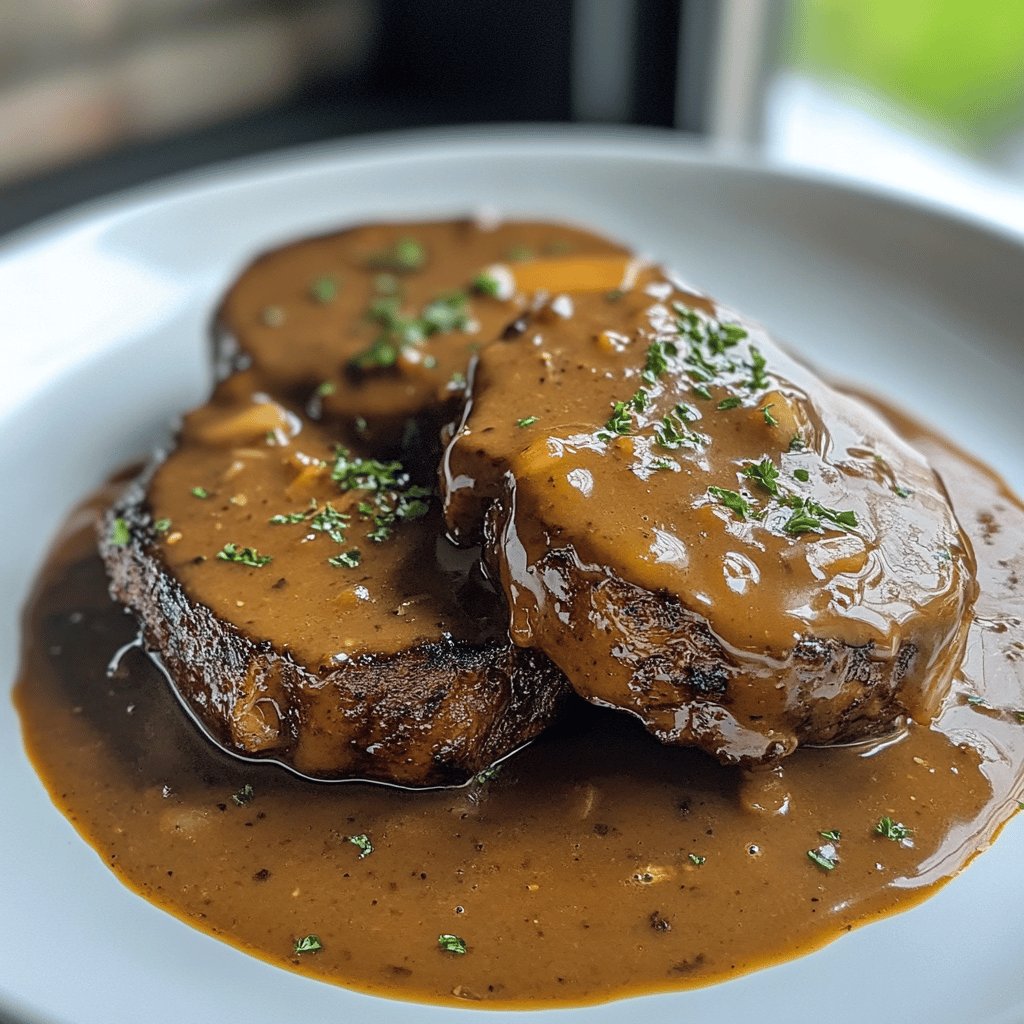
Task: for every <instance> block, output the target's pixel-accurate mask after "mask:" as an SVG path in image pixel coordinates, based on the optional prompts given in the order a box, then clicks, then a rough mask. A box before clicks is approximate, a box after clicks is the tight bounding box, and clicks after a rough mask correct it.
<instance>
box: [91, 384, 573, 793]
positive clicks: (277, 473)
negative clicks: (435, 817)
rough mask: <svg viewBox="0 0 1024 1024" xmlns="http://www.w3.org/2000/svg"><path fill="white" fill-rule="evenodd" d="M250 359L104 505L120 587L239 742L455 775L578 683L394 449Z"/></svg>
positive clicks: (300, 767) (308, 761)
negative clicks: (172, 443) (349, 441)
mask: <svg viewBox="0 0 1024 1024" xmlns="http://www.w3.org/2000/svg"><path fill="white" fill-rule="evenodd" d="M251 384H252V381H251V379H249V378H247V377H246V375H244V374H243V375H237V376H235V377H234V378H232V379H231V380H229V381H228V382H226V383H225V384H224V385H222V387H221V388H220V390H219V393H218V394H217V395H216V396H215V398H214V400H213V402H211V404H210V405H208V406H204V407H203V408H201V409H199V410H197V411H195V412H193V413H191V414H189V415H188V416H187V417H186V419H185V421H184V425H183V427H182V429H181V433H180V436H179V438H178V443H177V447H176V448H175V449H174V450H173V451H172V452H171V453H170V455H168V456H167V457H166V459H165V460H163V461H162V462H160V463H158V464H157V465H156V466H155V467H154V468H153V469H152V470H150V471H149V472H148V473H147V474H145V476H144V477H143V479H142V480H141V481H139V482H138V483H136V484H135V485H134V486H132V487H130V488H129V489H128V491H127V493H126V494H125V496H124V498H123V499H122V500H121V501H120V503H119V504H118V505H117V506H116V507H115V508H114V509H112V510H111V512H110V513H109V515H108V516H107V519H106V522H105V524H104V527H103V530H102V537H101V543H100V548H101V553H102V555H103V558H104V561H105V563H106V566H107V570H108V572H109V574H110V579H111V591H112V594H113V595H114V597H115V598H117V599H118V600H119V601H122V602H123V603H124V604H125V605H127V606H128V608H129V609H130V610H131V611H132V612H134V613H135V615H136V616H137V617H138V619H139V621H140V622H141V624H142V629H143V633H144V636H145V641H146V643H147V645H148V647H149V648H150V649H151V650H153V651H155V652H156V653H157V654H158V655H159V657H160V659H161V660H162V662H163V664H164V666H165V667H166V669H167V672H168V675H169V676H170V678H171V679H172V680H173V683H174V685H175V686H176V688H177V690H178V692H179V694H180V696H181V697H182V698H183V700H184V701H185V702H186V703H187V705H188V706H189V707H190V708H191V709H192V711H193V712H194V713H195V714H196V715H197V716H198V718H199V719H200V720H201V721H202V722H203V723H204V724H205V726H206V727H207V729H208V730H209V731H210V732H211V733H212V734H213V736H214V737H215V738H216V739H217V740H218V741H219V742H220V743H221V744H223V746H224V747H226V748H227V749H229V750H231V751H234V752H237V753H239V754H243V755H248V756H251V757H257V758H266V759H268V760H273V761H278V762H281V763H284V764H286V765H289V766H290V767H292V768H294V769H295V770H297V771H299V772H301V773H303V774H305V775H308V776H311V777H314V778H319V779H343V778H345V779H348V778H363V779H373V780H378V781H384V782H392V783H398V784H401V785H405V786H431V785H445V784H454V783H460V782H463V781H465V780H466V779H468V778H470V777H471V776H473V775H474V774H475V773H477V772H479V771H480V770H481V769H483V768H485V767H487V766H488V765H490V764H492V763H493V762H495V761H496V760H498V759H500V758H502V757H504V756H506V755H507V754H509V753H511V752H512V751H514V750H515V749H516V748H517V747H518V746H520V745H521V744H523V743H525V742H527V741H528V740H530V739H531V738H532V737H533V736H535V735H536V734H537V733H538V732H540V730H542V729H543V728H544V727H545V725H547V723H548V722H549V721H550V720H551V719H552V717H553V716H554V714H555V713H556V710H557V708H558V706H559V702H560V700H561V698H562V697H563V696H564V694H565V693H566V692H567V688H566V686H565V683H564V680H563V679H562V677H561V675H560V673H559V672H558V671H557V670H556V669H555V668H554V667H553V666H552V665H551V664H550V662H548V660H547V659H546V658H544V657H543V656H542V655H538V654H536V653H534V652H533V651H529V650H523V649H520V648H517V647H515V646H514V645H512V644H510V643H509V641H508V638H507V634H506V630H505V622H504V620H505V617H506V616H505V613H504V612H503V611H502V610H501V608H500V600H499V599H498V598H497V596H496V595H495V594H494V592H493V590H492V589H490V588H489V587H488V586H487V584H486V583H485V582H484V581H483V580H482V579H480V578H479V574H478V573H476V572H475V571H474V568H473V566H474V562H475V559H474V557H473V556H472V555H469V556H468V557H467V556H466V555H465V553H462V552H458V551H457V550H455V549H454V548H452V547H451V545H449V544H447V542H445V541H444V540H443V538H442V536H441V517H440V513H439V510H438V508H437V501H436V498H435V497H434V496H433V495H432V493H431V492H430V491H429V490H428V489H427V488H423V487H417V486H415V485H414V484H412V483H411V482H410V481H409V479H408V477H407V475H406V474H405V473H404V471H403V469H402V467H401V466H400V465H399V464H397V463H385V462H378V461H376V460H374V459H372V458H370V457H368V456H366V455H365V454H357V453H356V452H355V451H352V450H346V449H338V448H336V447H335V446H334V445H333V444H332V438H331V436H330V435H329V434H328V433H326V432H324V431H323V430H321V429H320V428H318V427H316V426H315V425H312V424H310V423H308V422H305V421H304V420H303V419H301V418H300V417H298V416H296V415H294V414H293V413H292V412H290V411H288V410H287V409H286V408H284V407H283V406H282V405H280V404H278V403H277V402H275V401H272V400H270V399H269V398H267V396H265V395H261V394H258V393H257V394H252V393H250V391H249V388H250V387H251Z"/></svg>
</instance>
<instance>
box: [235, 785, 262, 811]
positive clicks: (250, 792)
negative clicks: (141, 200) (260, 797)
mask: <svg viewBox="0 0 1024 1024" xmlns="http://www.w3.org/2000/svg"><path fill="white" fill-rule="evenodd" d="M255 795H256V792H255V790H254V789H253V788H252V786H251V785H250V784H249V783H248V782H247V783H246V784H245V785H244V786H243V787H242V788H241V789H240V790H239V791H238V792H237V793H232V794H231V802H232V803H234V804H235V806H236V807H244V806H245V805H246V804H249V803H252V798H253V797H254V796H255Z"/></svg>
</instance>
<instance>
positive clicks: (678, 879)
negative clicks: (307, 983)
mask: <svg viewBox="0 0 1024 1024" xmlns="http://www.w3.org/2000/svg"><path fill="white" fill-rule="evenodd" d="M899 427H900V430H901V432H902V433H903V435H904V436H905V437H906V438H907V439H908V440H909V441H910V442H911V443H913V444H915V445H916V447H917V448H918V449H919V450H920V451H922V452H923V453H924V455H925V456H926V457H927V458H928V459H929V461H930V462H931V464H932V465H934V466H935V467H936V468H937V469H938V471H939V472H940V474H941V475H942V478H943V479H944V481H945V483H946V485H947V487H948V489H949V493H950V495H951V498H952V502H953V506H954V508H955V510H956V512H957V515H958V517H959V520H960V522H961V523H962V524H963V526H964V529H965V531H966V533H967V534H968V536H969V538H970V539H971V540H972V541H973V543H974V547H975V551H976V555H977V563H978V581H979V584H980V595H979V597H978V599H977V603H976V606H975V616H974V619H973V621H972V623H971V626H970V630H969V634H968V636H967V638H966V655H965V658H964V661H963V664H962V668H961V669H960V671H959V674H958V676H957V677H956V679H955V680H954V683H953V686H952V689H951V690H950V692H949V693H948V694H947V696H946V697H945V700H944V702H943V706H942V710H941V713H940V715H939V717H938V719H937V720H936V722H935V723H934V725H933V726H932V727H931V728H929V727H925V726H919V725H913V724H912V725H911V726H910V727H909V729H908V731H907V733H906V735H905V736H903V737H902V738H901V739H900V740H899V741H898V742H890V743H883V744H880V745H878V746H877V747H874V748H871V747H861V748H857V747H849V748H838V749H831V750H824V749H800V750H798V751H797V752H796V753H795V754H793V755H792V756H791V757H789V758H787V759H786V760H785V762H784V764H783V766H782V767H780V768H777V769H775V770H774V771H768V772H759V773H745V772H742V771H740V770H738V769H728V768H722V767H721V766H719V765H717V764H715V763H714V762H712V761H711V760H710V759H709V758H707V757H705V756H703V755H701V754H699V753H696V752H694V751H689V750H683V749H673V748H670V747H665V746H662V745H660V744H659V743H657V742H656V741H654V740H653V739H651V737H649V736H648V735H647V734H646V733H644V731H643V730H642V729H641V728H640V727H639V725H637V724H636V723H633V722H631V721H630V720H629V719H628V718H626V717H625V716H622V715H616V714H612V713H606V712H603V711H600V710H597V709H592V708H588V707H586V706H584V705H582V704H581V705H580V706H579V707H578V709H577V712H578V713H577V714H575V715H574V716H572V717H571V718H570V720H569V721H567V722H566V723H564V724H563V725H561V726H558V727H556V728H555V729H554V730H552V731H549V732H548V733H547V734H545V735H544V736H543V737H542V738H541V739H540V740H538V741H537V742H536V743H535V744H534V745H533V746H532V747H531V748H530V749H528V750H527V751H525V752H523V753H522V754H521V755H520V756H518V757H517V758H516V759H514V760H513V761H512V762H510V763H509V764H508V765H506V766H505V767H504V768H503V770H502V771H501V773H499V774H498V775H497V776H496V777H495V778H493V779H491V780H490V781H488V782H480V783H475V784H473V785H471V786H470V787H468V788H465V789H462V790H450V791H436V792H426V793H407V792H401V791H396V790H389V789H385V788H382V787H375V786H367V785H364V784H351V785H320V786H312V785H309V784H308V783H303V782H302V781H300V780H297V779H295V778H293V777H290V776H288V775H287V774H286V773H284V772H283V771H279V770H273V769H271V770H268V769H266V768H254V767H253V766H251V765H247V764H244V763H242V762H239V761H237V760H233V759H231V758H229V757H227V756H225V755H222V754H220V753H218V752H217V751H216V750H214V749H213V748H212V747H211V746H210V745H209V744H208V743H207V742H206V741H205V740H204V739H203V738H202V737H201V736H200V735H199V734H198V732H197V731H196V730H195V728H194V727H193V726H192V724H191V723H190V722H189V721H188V720H187V719H186V718H185V716H183V715H182V714H181V711H180V708H179V707H178V706H177V705H176V703H175V702H174V699H173V698H172V697H171V695H170V692H169V689H168V687H167V686H166V685H165V684H164V681H163V679H162V678H161V677H160V675H159V673H158V672H157V670H156V669H155V668H154V667H153V665H152V664H151V663H150V662H149V661H148V659H147V658H146V657H145V656H144V654H143V653H142V652H141V650H139V649H138V648H129V649H128V650H127V651H126V652H125V653H124V654H123V656H121V657H120V659H119V661H118V662H117V667H116V669H115V670H114V671H113V673H112V674H111V675H109V676H108V675H107V671H106V669H107V664H108V661H109V659H110V658H111V657H112V655H113V654H114V653H115V652H116V651H117V650H118V649H119V648H120V647H121V646H122V645H123V644H126V643H129V642H130V641H131V640H132V638H133V636H134V626H133V625H132V623H131V620H130V619H129V618H128V617H127V616H125V615H124V614H123V613H122V612H121V610H120V609H119V608H118V607H116V606H115V605H114V604H112V603H111V602H110V600H109V599H108V597H107V595H106V580H105V577H104V573H103V570H102V566H101V564H100V562H99V559H98V558H97V556H96V554H95V528H96V527H95V518H96V515H97V510H98V509H99V508H100V507H102V506H104V505H106V504H107V503H108V502H109V500H110V499H111V497H112V496H113V494H112V491H110V490H108V491H106V492H104V493H102V494H101V495H99V496H98V498H97V500H96V501H95V502H94V503H91V504H89V505H87V506H85V507H84V508H83V509H82V510H80V511H79V512H78V513H76V514H75V516H73V517H72V519H71V521H70V522H69V524H68V526H67V529H66V531H65V533H64V535H63V536H62V538H61V539H60V540H59V542H58V543H57V545H56V547H55V549H54V552H53V554H52V556H51V560H50V562H49V564H48V565H47V567H46V569H45V571H44V573H43V575H42V577H41V578H40V581H39V584H38V587H37V589H36V592H35V594H34V596H33V597H32V599H31V602H30V605H29V608H28V612H27V618H26V630H25V637H26V642H25V650H24V659H23V664H22V669H21V674H20V680H19V683H18V685H17V688H16V692H15V699H16V703H17V705H18V709H19V711H20V713H21V716H22V722H23V728H24V733H25V739H26V744H27V746H28V749H29V752H30V754H31V757H32V759H33V762H34V763H35V766H36V768H37V770H38V771H39V773H40V775H41V777H42V778H43V780H44V781H45V783H46V785H47V787H48V789H49V791H50V793H51V796H52V797H53V799H54V802H55V803H56V804H57V806H58V807H59V808H60V810H61V811H62V812H63V813H64V814H65V815H66V816H67V817H68V818H69V819H70V820H71V821H72V822H73V823H74V825H75V827H76V828H77V829H78V830H79V832H80V833H81V834H82V835H83V836H84V838H85V839H86V840H88V841H89V842H90V843H91V844H92V845H93V847H94V848H95V849H96V851H97V852H98V854H99V855H100V856H101V857H102V858H103V859H104V861H105V862H106V863H107V864H108V865H109V866H110V867H111V868H112V869H113V870H114V871H115V872H116V873H117V875H118V877H119V878H121V879H122V880H123V881H124V882H125V883H126V884H128V885H129V886H131V887H132V888H133V889H135V890H136V891H138V892H139V893H141V894H142V895H143V896H145V897H146V898H147V899H149V900H151V901H152V902H154V903H155V904H157V905H158V906H161V907H163V908H165V909H166V910H168V911H170V912H172V913H174V914H176V915H178V916H180V917H181V918H182V919H183V920H185V921H188V922H189V923H190V924H192V925H194V926H195V927H197V928H200V929H201V930H203V931H206V932H208V933H211V934H213V935H216V936H217V937H219V938H221V939H224V940H226V941H229V942H231V943H233V944H235V945H237V946H239V947H240V948H242V949H244V950H246V951H248V952H250V953H253V954H255V955H257V956H260V957H263V958H265V959H267V960H268V961H270V962H273V963H276V964H278V965H280V966H284V967H287V968H290V969H293V970H296V971H299V972H301V973H303V974H308V975H311V976H315V977H318V978H322V979H324V980H327V981H331V982H334V983H338V984H343V985H347V986H351V987H354V988H357V989H360V990H363V991H368V992H373V993H377V994H381V995H386V996H390V997H398V998H406V999H415V1000H425V1001H430V1002H435V1003H451V1004H460V1005H474V1006H493V1007H498V1006H504V1007H524V1008H525V1007H532V1008H536V1007H538V1006H542V1005H571V1004H585V1003H592V1002H597V1001H601V1000H606V999H610V998H614V997H620V996H625V995H633V994H641V993H649V992H652V991H659V990H671V989H679V988H687V987H691V986H696V985H704V984H708V983H710V982H714V981H721V980H724V979H727V978H729V977H733V976H735V975H737V974H741V973H743V972H745V971H749V970H752V969H754V968H757V967H763V966H766V965H768V964H770V963H773V962H776V961H779V960H782V959H786V958H789V957H792V956H795V955H797V954H799V953H803V952H807V951H809V950H811V949H813V948H815V947H818V946H821V945H822V944H824V943H826V942H828V941H830V940H832V939H833V938H835V937H837V936H838V935H840V934H842V933H843V932H844V931H846V930H848V929H849V928H850V927H852V926H855V925H858V924H861V923H863V922H865V921H867V920H870V919H872V918H876V917H878V916H881V915H884V914H887V913H891V912H893V911H896V910H898V909H904V908H906V907H908V906H910V905H912V904H914V903H916V902H918V901H919V900H920V899H922V898H923V897H925V896H927V895H928V894H929V893H931V892H932V891H934V888H935V887H936V886H937V885H939V884H941V883H942V882H944V881H946V880H947V879H949V878H950V877H951V876H952V875H954V874H955V873H956V872H957V871H958V870H959V869H960V868H962V867H963V866H964V865H965V864H966V863H967V862H968V861H969V860H970V859H971V858H972V857H973V856H974V854H975V852H976V851H977V850H979V849H983V848H984V847H985V846H986V845H987V843H988V842H989V841H990V840H991V839H992V838H993V836H994V835H995V833H996V832H997V831H998V829H999V827H1000V826H1001V825H1002V824H1003V823H1004V822H1005V821H1006V819H1007V818H1008V817H1009V816H1010V815H1011V814H1012V812H1013V811H1014V809H1015V808H1016V806H1017V800H1018V799H1020V798H1021V796H1022V795H1024V794H1022V774H1024V725H1022V724H1021V722H1020V720H1019V718H1020V716H1019V715H1018V714H1017V711H1019V710H1020V709H1022V708H1024V626H1022V621H1024V552H1022V538H1024V508H1022V507H1021V505H1020V504H1019V503H1018V502H1017V501H1016V500H1015V499H1014V498H1012V497H1011V496H1010V495H1009V494H1008V493H1007V491H1006V489H1005V488H1004V486H1003V485H1002V484H1001V483H1000V482H999V481H998V480H997V479H996V478H994V477H993V475H992V474H991V473H989V472H988V471H987V470H986V469H984V468H983V467H982V466H980V465H979V464H977V463H976V462H974V461H973V460H971V459H969V458H967V457H966V456H964V455H962V454H961V453H959V452H957V451H956V450H954V449H952V448H951V447H950V446H948V445H947V444H946V443H944V442H943V441H942V440H941V439H938V438H936V437H934V436H932V435H930V434H928V433H927V432H925V431H924V430H922V429H921V428H920V427H918V426H916V425H915V424H913V423H912V422H910V421H908V420H905V419H903V420H901V422H900V424H899ZM969 698H970V699H969ZM247 783H248V784H250V785H251V786H252V788H253V796H252V799H251V800H250V801H249V802H248V803H244V804H242V805H239V804H236V803H235V802H234V801H233V799H232V795H233V794H236V793H240V792H242V791H243V787H244V786H245V785H246V784H247ZM883 816H888V817H891V818H892V819H894V820H895V821H899V822H901V823H903V824H905V825H906V826H907V827H909V828H910V829H912V830H913V833H912V843H913V845H904V844H900V843H897V842H893V841H891V840H888V839H886V838H883V837H882V836H880V835H878V834H876V833H875V832H874V827H875V825H876V823H877V822H878V821H879V819H880V818H882V817H883ZM829 830H839V831H840V833H841V838H840V839H839V841H838V842H834V841H832V840H829V839H826V838H824V837H822V836H821V835H820V834H819V833H820V832H822V831H829ZM363 834H365V835H366V836H367V837H368V838H369V839H370V840H371V841H372V844H373V852H372V853H370V854H369V855H368V856H363V857H360V849H359V848H358V847H357V846H356V845H354V844H353V843H351V842H349V841H348V840H347V837H348V836H351V835H363ZM830 843H831V845H832V846H833V847H834V851H835V855H836V856H837V858H838V863H837V866H836V867H835V868H834V870H832V871H825V870H823V869H822V868H821V867H819V866H817V865H816V864H815V863H814V862H812V861H811V860H810V858H809V857H808V853H807V851H808V850H815V851H821V850H823V849H824V851H825V853H826V854H829V855H831V851H829V850H828V849H827V846H828V845H829V844H830ZM691 855H692V856H691ZM310 933H313V934H316V935H317V936H318V937H319V939H320V941H321V943H322V947H323V948H322V950H321V951H320V952H317V953H306V954H301V955H297V954H295V953H293V948H294V943H295V941H296V940H297V939H300V938H301V937H303V936H306V935H308V934H310ZM446 933H450V934H455V935H458V936H460V937H461V938H462V939H464V940H465V943H466V946H467V952H466V953H465V954H464V955H458V954H453V953H450V952H445V951H443V950H442V949H440V948H439V946H438V936H439V935H440V934H446Z"/></svg>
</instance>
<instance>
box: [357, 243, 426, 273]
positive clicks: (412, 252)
mask: <svg viewBox="0 0 1024 1024" xmlns="http://www.w3.org/2000/svg"><path fill="white" fill-rule="evenodd" d="M426 262H427V251H426V249H424V248H423V246H422V245H420V243H419V242H417V241H416V240H415V239H413V238H400V239H399V240H398V241H397V242H395V244H394V245H393V246H391V248H390V249H385V250H384V251H383V252H379V253H377V254H375V255H374V256H371V257H370V259H369V260H368V261H367V266H369V267H370V269H371V270H389V271H391V272H392V273H395V274H411V273H412V272H413V271H416V270H421V269H422V268H423V267H424V266H425V265H426Z"/></svg>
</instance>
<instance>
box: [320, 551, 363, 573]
mask: <svg viewBox="0 0 1024 1024" xmlns="http://www.w3.org/2000/svg"><path fill="white" fill-rule="evenodd" d="M362 560H363V555H362V552H360V550H359V549H358V548H353V549H352V550H351V551H343V552H342V553H341V554H340V555H334V556H333V557H332V558H328V559H327V564H328V565H333V566H334V567H335V568H336V569H338V568H345V569H355V568H356V567H357V566H358V565H359V563H360V562H361V561H362Z"/></svg>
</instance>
